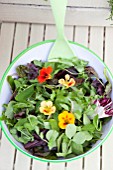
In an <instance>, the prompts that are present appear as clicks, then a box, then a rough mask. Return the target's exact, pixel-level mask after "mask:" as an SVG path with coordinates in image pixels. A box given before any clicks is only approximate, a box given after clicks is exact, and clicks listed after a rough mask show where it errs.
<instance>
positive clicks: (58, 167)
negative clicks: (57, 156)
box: [49, 163, 65, 170]
mask: <svg viewBox="0 0 113 170" xmlns="http://www.w3.org/2000/svg"><path fill="white" fill-rule="evenodd" d="M49 170H65V164H64V163H58V164H55V163H50V167H49Z"/></svg>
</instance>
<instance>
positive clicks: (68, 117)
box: [58, 111, 75, 129]
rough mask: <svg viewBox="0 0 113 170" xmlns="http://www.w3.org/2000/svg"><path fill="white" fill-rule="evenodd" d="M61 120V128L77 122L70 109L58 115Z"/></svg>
mask: <svg viewBox="0 0 113 170" xmlns="http://www.w3.org/2000/svg"><path fill="white" fill-rule="evenodd" d="M58 120H59V127H60V128H61V129H66V126H67V125H68V124H74V123H75V116H74V114H73V113H70V112H68V111H63V112H62V113H60V114H59V116H58Z"/></svg>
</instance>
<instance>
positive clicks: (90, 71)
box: [85, 66, 98, 78]
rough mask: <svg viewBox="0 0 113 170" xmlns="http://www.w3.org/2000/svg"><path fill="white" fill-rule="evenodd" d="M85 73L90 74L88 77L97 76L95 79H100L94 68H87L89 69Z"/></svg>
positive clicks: (86, 68)
mask: <svg viewBox="0 0 113 170" xmlns="http://www.w3.org/2000/svg"><path fill="white" fill-rule="evenodd" d="M85 71H86V72H87V73H88V75H90V74H91V75H95V77H97V78H98V74H97V72H96V71H95V70H94V68H93V67H91V66H87V67H85Z"/></svg>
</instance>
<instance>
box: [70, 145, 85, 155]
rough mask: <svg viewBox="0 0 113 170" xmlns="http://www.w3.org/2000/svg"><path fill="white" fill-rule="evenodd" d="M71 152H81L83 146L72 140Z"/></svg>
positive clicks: (79, 153) (78, 153)
mask: <svg viewBox="0 0 113 170" xmlns="http://www.w3.org/2000/svg"><path fill="white" fill-rule="evenodd" d="M72 152H73V153H74V154H76V155H81V154H83V146H82V145H80V144H76V143H75V142H72Z"/></svg>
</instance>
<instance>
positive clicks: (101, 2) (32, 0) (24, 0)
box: [0, 0, 108, 7]
mask: <svg viewBox="0 0 113 170" xmlns="http://www.w3.org/2000/svg"><path fill="white" fill-rule="evenodd" d="M0 3H17V4H27V5H29V4H35V5H50V3H49V1H44V0H38V1H37V0H21V1H20V0H0ZM68 5H69V6H78V7H108V3H107V1H106V0H89V1H88V0H80V1H79V0H76V1H75V0H69V1H68Z"/></svg>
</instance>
